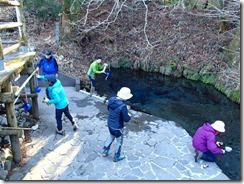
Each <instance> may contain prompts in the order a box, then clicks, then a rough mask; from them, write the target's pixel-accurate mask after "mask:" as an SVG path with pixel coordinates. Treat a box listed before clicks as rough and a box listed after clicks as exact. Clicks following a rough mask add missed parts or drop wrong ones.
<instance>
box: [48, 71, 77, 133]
mask: <svg viewBox="0 0 244 184" xmlns="http://www.w3.org/2000/svg"><path fill="white" fill-rule="evenodd" d="M45 78H46V80H47V81H48V84H49V87H48V88H47V93H48V95H47V96H48V98H47V97H45V98H44V100H43V102H44V103H47V104H48V105H49V104H54V105H55V108H56V111H55V117H56V121H57V129H56V132H57V133H58V134H61V135H64V134H65V132H64V130H63V126H62V119H61V118H62V114H63V113H64V115H65V116H66V117H67V118H68V119H69V120H70V122H71V124H72V126H73V130H74V131H76V130H77V129H78V126H77V123H76V122H75V119H74V118H73V116H72V115H71V114H70V111H69V101H68V99H67V97H66V93H65V91H64V88H63V86H62V84H61V82H60V80H58V79H57V78H56V76H55V75H46V76H45Z"/></svg>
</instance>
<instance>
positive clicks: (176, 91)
mask: <svg viewBox="0 0 244 184" xmlns="http://www.w3.org/2000/svg"><path fill="white" fill-rule="evenodd" d="M105 77H106V75H105V74H102V75H99V76H98V78H97V87H96V90H97V91H98V93H99V94H100V95H107V96H108V97H111V96H114V95H116V93H117V91H118V90H119V89H120V88H121V87H123V86H127V87H129V88H130V89H131V91H132V94H133V97H132V98H131V99H130V100H129V101H128V103H129V104H130V105H131V107H132V109H135V110H140V111H144V112H147V113H150V114H152V115H155V116H158V117H161V118H163V119H165V120H171V121H174V122H176V123H177V124H178V125H179V126H182V127H183V128H184V129H186V130H187V132H188V133H189V134H190V135H191V136H193V135H194V133H195V131H196V130H197V128H198V127H199V126H201V125H202V123H204V122H214V121H215V120H222V121H224V122H225V124H226V132H225V133H223V134H220V135H219V137H218V140H221V141H223V142H224V144H225V145H228V146H230V147H232V148H233V151H232V152H230V153H226V154H225V155H222V156H217V162H216V163H217V164H218V165H219V167H220V168H221V169H222V170H223V172H224V173H225V174H226V175H227V176H228V177H229V178H230V179H231V180H240V179H241V159H240V155H241V153H240V151H241V148H240V140H241V136H240V132H241V125H240V105H239V104H236V103H233V102H231V101H230V100H229V99H228V98H227V97H226V96H225V95H223V94H222V93H220V92H219V91H217V90H216V89H215V88H214V87H213V86H210V85H206V84H202V83H200V82H195V81H190V80H187V79H184V78H180V79H179V78H174V77H168V76H163V75H160V74H155V73H146V72H143V71H135V70H130V69H113V68H112V69H111V70H110V76H109V78H108V80H105Z"/></svg>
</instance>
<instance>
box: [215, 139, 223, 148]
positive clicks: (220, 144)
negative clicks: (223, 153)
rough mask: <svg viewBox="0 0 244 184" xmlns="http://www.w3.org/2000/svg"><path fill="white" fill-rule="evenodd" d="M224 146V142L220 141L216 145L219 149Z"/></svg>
mask: <svg viewBox="0 0 244 184" xmlns="http://www.w3.org/2000/svg"><path fill="white" fill-rule="evenodd" d="M223 144H224V143H223V142H219V141H217V142H216V145H217V146H218V148H220V147H221V146H223Z"/></svg>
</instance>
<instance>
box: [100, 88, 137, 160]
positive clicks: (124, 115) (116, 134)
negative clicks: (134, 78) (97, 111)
mask: <svg viewBox="0 0 244 184" xmlns="http://www.w3.org/2000/svg"><path fill="white" fill-rule="evenodd" d="M132 96H133V95H132V94H131V90H130V89H129V88H127V87H122V88H121V89H120V90H119V91H118V93H117V97H112V98H110V99H109V101H108V105H107V109H108V111H109V115H108V121H107V123H108V130H109V133H110V135H109V137H108V138H107V140H106V142H105V144H104V147H103V153H102V156H103V157H106V156H108V152H109V149H110V146H111V144H112V143H113V141H114V140H115V139H116V148H115V154H114V159H113V161H114V162H117V161H120V160H123V159H124V158H125V156H124V155H121V154H120V153H121V147H122V143H123V128H124V122H129V121H130V118H131V117H130V115H129V113H128V109H127V106H126V104H125V101H126V100H128V99H130V98H131V97H132Z"/></svg>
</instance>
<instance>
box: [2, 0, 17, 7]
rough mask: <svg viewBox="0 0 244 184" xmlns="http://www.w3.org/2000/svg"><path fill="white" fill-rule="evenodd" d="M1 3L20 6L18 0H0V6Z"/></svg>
mask: <svg viewBox="0 0 244 184" xmlns="http://www.w3.org/2000/svg"><path fill="white" fill-rule="evenodd" d="M1 5H7V6H20V3H19V2H18V1H8V0H0V6H1Z"/></svg>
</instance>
